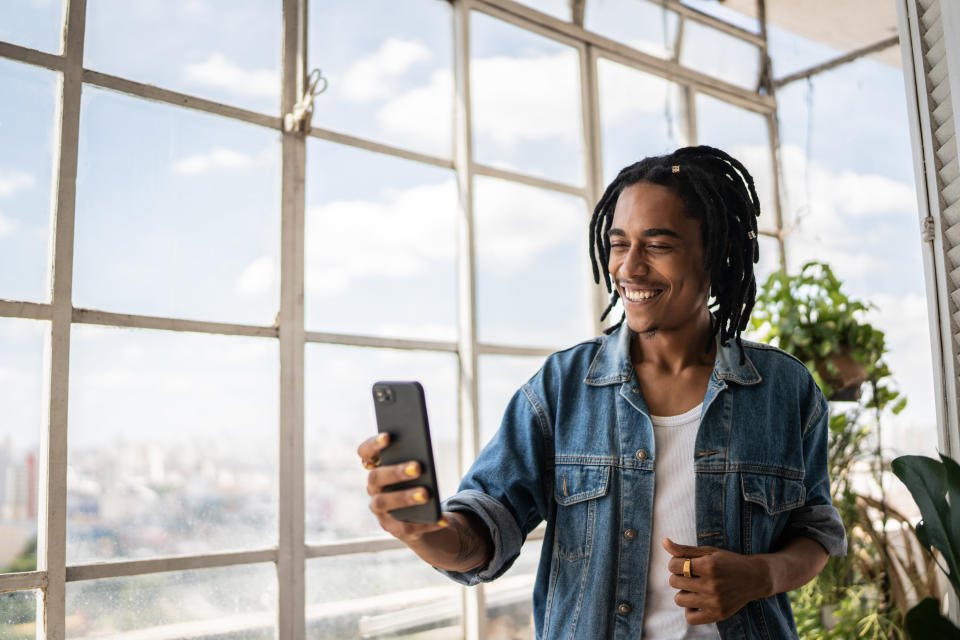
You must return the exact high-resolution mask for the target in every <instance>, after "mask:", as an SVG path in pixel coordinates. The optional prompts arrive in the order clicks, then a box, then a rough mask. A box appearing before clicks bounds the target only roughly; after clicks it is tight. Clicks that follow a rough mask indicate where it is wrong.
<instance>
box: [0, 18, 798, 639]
mask: <svg viewBox="0 0 960 640" xmlns="http://www.w3.org/2000/svg"><path fill="white" fill-rule="evenodd" d="M526 4H527V5H529V7H528V6H524V5H518V4H516V3H512V2H504V1H502V0H472V1H471V2H461V1H460V0H456V1H454V2H452V3H451V2H446V1H445V0H416V1H410V2H404V3H402V9H401V8H400V6H401V5H400V3H396V2H393V1H392V0H359V1H358V0H349V1H348V0H340V1H324V2H318V1H312V2H308V1H307V0H285V2H284V3H282V8H281V6H280V3H274V2H267V1H265V0H264V1H261V2H254V3H247V4H246V5H245V6H244V7H242V8H234V7H233V6H232V3H229V2H225V1H224V0H182V1H177V2H159V1H153V0H151V1H148V2H137V3H129V2H121V1H117V0H87V2H86V15H85V16H82V15H79V10H80V9H81V8H83V3H70V6H69V7H68V11H67V13H66V15H65V17H64V19H65V20H66V22H65V23H64V24H60V23H57V22H56V19H55V15H54V13H53V8H54V7H55V6H56V5H57V3H56V2H48V3H28V2H21V1H18V2H11V3H5V4H4V6H3V8H2V9H0V41H2V42H3V44H4V47H3V49H2V51H3V54H2V56H0V83H2V84H3V86H4V87H5V88H8V89H9V90H8V91H7V93H6V94H5V96H8V97H7V98H6V99H5V100H3V101H2V102H0V125H2V126H0V143H2V144H0V148H2V149H3V152H2V153H0V383H2V384H0V402H2V406H3V407H4V421H3V422H2V423H0V470H3V473H0V483H5V484H0V488H3V490H2V491H0V498H3V499H2V500H0V505H2V507H3V508H2V510H0V529H2V531H3V533H4V534H3V535H2V536H0V540H2V541H3V544H2V545H0V554H3V557H2V558H0V567H3V572H0V591H10V593H4V594H3V595H0V624H6V625H8V626H10V628H11V629H13V630H14V632H15V633H17V634H20V635H23V636H24V637H27V636H33V635H34V633H35V632H34V629H35V623H36V619H37V618H36V616H37V611H38V610H37V602H38V601H40V602H41V611H44V613H45V617H46V621H47V629H46V632H47V634H49V635H54V636H63V635H69V636H71V637H86V636H92V635H101V634H105V633H121V632H138V633H149V634H150V635H151V637H159V638H167V637H170V638H172V637H179V636H181V635H191V637H213V636H216V637H229V638H241V637H243V638H259V637H274V636H279V637H280V638H281V639H282V640H291V639H292V638H300V637H315V638H328V637H385V636H390V635H397V634H403V635H405V636H408V637H424V638H426V637H436V634H444V635H443V637H461V636H462V635H463V631H464V629H463V625H464V624H465V622H464V620H465V619H464V616H463V607H462V603H463V598H464V593H463V592H462V590H461V588H460V587H458V586H456V585H455V584H453V583H451V582H449V581H447V580H446V579H445V578H443V577H442V576H440V575H439V574H437V573H436V572H435V571H432V570H431V569H430V568H429V567H427V566H425V565H424V564H423V563H422V562H421V561H420V560H418V559H417V558H416V557H415V556H414V555H413V554H411V553H410V552H409V551H408V550H406V549H405V548H403V547H402V545H401V544H400V543H399V542H397V541H395V540H393V539H392V538H389V537H387V536H386V535H384V534H383V532H382V531H380V530H379V528H378V527H377V525H376V522H375V521H374V520H373V518H372V516H371V515H370V514H369V511H368V509H367V496H366V493H365V491H364V486H363V482H364V472H363V470H362V469H361V467H360V465H359V464H358V461H357V458H356V455H355V451H356V446H357V444H359V441H360V440H362V439H363V438H364V437H366V436H367V435H372V434H373V433H374V431H375V426H374V424H375V423H374V419H373V411H372V405H371V402H370V397H369V393H370V392H369V389H370V385H371V384H372V382H374V381H376V380H379V379H389V378H394V379H395V378H408V379H414V378H415V379H419V380H421V381H422V382H423V383H424V386H425V388H426V394H427V403H428V408H429V412H430V418H431V423H432V426H433V443H434V448H435V458H436V459H437V462H438V467H439V476H440V479H439V480H440V489H441V492H442V493H443V494H444V495H449V494H451V493H453V492H454V491H455V490H456V486H457V483H458V480H459V478H460V476H461V475H462V473H463V471H464V468H463V467H462V466H461V465H462V464H463V462H462V461H463V458H469V457H470V456H471V455H474V454H475V453H476V450H475V449H476V447H475V446H474V444H482V443H483V442H486V441H487V440H488V439H489V437H490V436H491V435H492V433H493V431H494V430H495V429H496V426H497V424H498V423H499V419H500V415H499V414H500V413H501V412H502V410H503V407H504V405H505V403H506V402H507V401H508V400H509V398H510V397H511V395H512V394H513V392H514V391H515V390H516V389H517V387H519V386H520V385H521V384H522V383H523V382H524V381H525V380H526V379H527V378H528V377H529V376H530V375H532V374H533V373H534V372H535V371H536V370H537V369H538V368H539V366H540V363H541V362H542V360H543V357H544V356H545V355H546V354H548V353H550V352H551V351H553V350H555V349H557V348H562V347H565V346H568V345H570V344H572V343H574V342H577V341H580V340H582V339H584V338H586V337H589V336H592V335H594V334H595V333H597V332H598V330H599V326H598V315H599V312H600V311H601V310H602V308H603V306H605V305H603V304H602V303H601V302H600V301H599V298H600V297H602V296H598V295H597V293H596V289H595V287H594V285H593V283H592V282H591V281H590V275H591V274H590V269H589V265H588V264H587V250H586V243H587V238H586V231H587V223H588V220H589V214H590V210H591V209H592V206H593V204H594V203H595V201H596V199H597V197H598V196H599V193H600V191H601V190H602V189H603V187H604V184H605V181H606V180H608V179H609V178H610V177H612V175H613V174H614V173H615V172H616V171H617V170H618V169H619V168H620V166H623V165H624V164H627V163H630V162H633V161H635V160H637V159H639V158H640V157H642V156H645V155H649V154H651V153H659V152H663V151H668V150H669V149H670V148H672V147H675V146H678V145H680V144H683V143H686V142H695V141H696V140H697V127H696V126H695V124H696V122H697V112H698V110H700V111H703V116H702V118H701V131H700V135H701V137H702V138H703V139H717V140H719V138H709V136H713V135H720V134H714V133H711V132H710V129H711V127H712V126H713V125H712V124H710V123H712V122H720V123H721V124H720V125H718V128H721V129H722V128H723V127H725V126H728V125H727V124H724V123H725V122H727V121H726V120H723V118H719V117H718V119H713V118H714V116H713V115H712V114H714V112H716V113H719V112H721V111H723V109H732V110H734V111H732V112H731V113H736V114H746V116H749V117H748V118H747V119H748V120H749V119H750V118H753V120H752V121H751V122H753V124H749V125H743V126H744V127H748V126H749V127H754V124H756V123H757V122H758V123H759V124H757V125H756V127H754V129H756V132H755V133H756V139H753V138H751V139H750V142H749V144H750V145H752V146H751V150H752V151H753V150H755V151H756V153H757V154H758V155H757V157H765V158H767V159H768V160H769V162H771V163H772V162H773V154H770V153H769V147H768V146H767V145H769V140H768V138H765V137H763V126H764V123H763V119H764V116H766V115H768V114H770V113H771V112H772V111H773V109H774V106H775V105H774V104H773V103H772V101H770V100H769V99H768V98H766V97H764V96H760V95H757V94H753V93H751V92H750V90H744V89H743V88H742V87H738V86H736V85H735V84H731V83H730V82H726V81H723V80H714V81H711V82H710V87H709V88H707V87H703V86H701V80H702V78H703V76H702V75H699V73H696V72H693V71H691V70H690V69H687V68H685V67H684V66H683V65H681V64H680V63H679V62H678V61H677V59H676V58H677V56H676V41H677V39H678V36H679V34H680V29H681V27H680V22H681V20H680V18H679V17H678V14H677V13H676V12H675V11H673V10H664V9H663V7H662V6H660V5H659V4H658V3H653V2H643V3H641V2H631V3H624V2H620V3H617V2H604V3H587V5H586V8H587V16H586V28H582V27H579V26H577V25H574V24H573V23H572V22H570V20H571V12H570V10H569V7H568V5H567V3H566V2H565V1H564V2H554V1H552V0H551V1H550V2H547V1H546V0H539V1H537V2H530V3H526ZM228 6H229V10H228ZM530 8H533V9H534V11H531V10H530ZM302 9H303V10H305V11H301V10H302ZM540 11H544V12H546V14H547V15H548V16H552V18H551V17H548V18H546V19H543V18H541V17H540V16H541V14H540V13H538V12H540ZM304 15H306V16H308V17H307V18H306V20H307V21H306V23H301V22H300V20H301V19H302V18H301V16H304ZM684 15H685V14H684ZM51 16H53V17H51ZM84 18H85V20H84ZM556 18H559V19H560V20H562V21H564V23H563V28H562V29H559V28H558V26H557V24H558V23H557V21H556ZM699 20H707V21H708V22H709V20H708V19H707V18H705V17H702V16H701V17H697V16H693V15H691V16H686V15H685V17H684V18H683V21H684V22H685V23H686V25H687V28H688V29H689V28H690V26H691V23H696V22H698V21H699ZM84 22H85V24H86V27H85V28H86V32H85V33H80V32H79V31H78V29H80V28H81V26H82V25H83V24H84ZM630 25H634V26H635V27H637V28H636V29H632V28H629V27H630ZM621 26H626V27H628V28H626V29H619V30H618V28H619V27H621ZM708 26H710V28H716V26H717V25H716V22H709V25H708ZM64 27H65V30H64ZM641 27H642V28H641ZM558 29H559V30H558ZM60 31H65V33H66V41H65V43H64V45H63V46H62V47H60V46H58V45H57V42H56V36H55V34H56V33H59V32H60ZM297 33H302V34H304V36H305V38H304V39H303V41H302V42H301V41H298V39H297V38H290V37H284V34H297ZM631 33H633V34H634V35H630V34H631ZM725 33H726V32H725ZM727 35H729V34H727ZM688 36H689V34H688ZM631 38H635V39H631ZM748 46H753V47H755V46H756V44H755V43H754V44H751V45H748ZM61 50H62V51H61ZM651 54H652V55H651ZM298 66H299V68H301V69H302V70H303V72H304V75H306V74H307V73H308V72H310V71H311V70H312V69H314V68H319V69H321V70H322V75H323V78H324V79H325V81H326V90H325V91H323V92H322V93H319V94H318V95H317V96H316V97H315V99H314V101H313V115H312V122H311V129H310V130H309V132H308V133H307V135H302V134H299V133H285V132H284V123H283V118H282V116H283V115H285V112H289V111H292V109H293V105H292V104H290V103H291V100H290V96H292V95H294V94H295V91H294V89H295V88H296V87H297V85H298V83H299V82H302V81H303V78H298V77H297V73H298V71H297V68H298ZM81 67H82V68H81ZM467 70H468V71H469V73H468V74H465V75H464V76H463V77H461V76H460V75H459V74H462V73H464V72H465V71H467ZM314 77H315V76H314ZM61 79H62V81H61ZM317 88H318V89H323V88H324V81H319V83H318V85H317ZM751 90H752V89H751ZM703 91H706V92H707V93H708V94H709V96H711V97H710V98H709V100H711V101H712V102H704V101H703V100H701V99H700V98H701V96H700V93H702V92H703ZM466 93H469V100H466V99H465V98H466V95H465V94H466ZM284 96H286V102H287V104H285V105H284V104H282V99H283V97H284ZM728 99H729V101H730V104H727V102H726V100H728ZM61 102H62V104H63V105H64V108H63V109H62V111H61V112H55V110H54V105H56V104H58V103H61ZM733 105H736V106H733ZM745 108H749V109H748V110H744V109H745ZM757 114H760V115H757ZM58 115H59V118H58ZM754 116H755V117H754ZM754 121H755V122H754ZM737 126H740V125H737ZM751 135H753V134H751ZM54 144H56V145H59V146H58V147H57V148H54V147H53V145H54ZM718 144H720V142H718ZM723 144H728V143H727V142H723ZM754 147H755V149H754ZM468 150H469V151H470V152H471V155H469V156H468V155H467V153H466V151H468ZM773 170H774V169H773V168H771V169H770V171H773ZM771 175H772V174H771ZM50 184H53V185H54V189H53V194H54V196H53V198H51V197H50V196H49V195H48V194H49V193H50V189H48V185H50ZM771 188H772V187H771ZM461 190H462V191H461ZM773 206H776V205H775V204H774V205H773ZM51 211H52V215H51ZM769 219H770V221H772V222H773V221H776V220H778V217H777V216H775V215H773V216H771V217H770V218H769ZM51 221H52V222H51ZM51 227H52V228H51ZM768 231H769V232H770V234H771V235H770V236H768V237H764V238H763V239H762V241H763V242H764V243H765V246H769V247H771V251H770V258H765V259H767V260H769V262H767V263H765V265H764V266H763V267H762V269H769V268H771V266H770V265H772V264H776V263H777V262H778V259H777V256H776V248H777V246H778V245H777V242H776V241H775V240H773V237H774V234H775V233H777V232H779V229H777V228H776V225H775V223H774V224H773V226H771V227H770V228H769V229H768ZM51 237H52V241H50V238H51ZM48 247H49V251H48ZM48 281H49V283H48ZM48 292H52V295H51V294H50V293H48ZM45 362H46V363H47V364H48V365H49V366H47V367H46V368H45V367H44V363H45ZM474 367H476V370H477V372H478V376H477V378H475V379H472V378H469V377H468V376H464V375H463V373H464V372H465V371H473V370H474ZM473 385H475V386H473ZM472 397H476V398H477V400H476V401H471V400H469V398H472ZM464 398H466V399H467V400H463V399H464ZM467 462H468V460H467ZM11 479H12V480H11ZM11 496H12V497H11ZM38 530H39V534H40V535H38ZM10 532H12V533H10ZM540 538H542V534H540V533H539V532H535V533H534V534H533V535H532V536H531V537H530V539H529V540H528V542H527V544H526V546H525V549H524V551H523V553H522V555H521V557H520V558H519V559H518V561H517V563H516V565H515V566H514V568H513V569H511V571H510V572H509V574H508V575H506V576H505V577H504V578H503V579H502V580H500V581H498V582H497V583H494V584H491V585H488V586H487V587H485V588H484V589H485V598H484V600H485V603H486V609H485V615H481V622H480V623H479V624H483V625H485V627H486V630H487V632H488V637H491V638H498V637H503V638H506V637H510V635H511V634H517V633H519V634H529V633H530V624H531V622H530V594H531V590H532V585H533V582H534V576H535V571H536V567H537V564H538V561H537V558H538V555H539V552H540V545H541V542H540ZM34 547H37V548H36V550H35V551H34V550H33V549H34ZM38 558H39V559H40V560H39V561H38V560H37V559H38ZM37 567H45V568H44V569H42V570H39V571H38V570H36V569H37ZM400 576H402V580H401V579H400ZM476 593H477V592H476V591H470V592H467V595H466V597H468V598H476V597H477V595H475V594H476ZM41 596H42V597H41ZM42 607H46V609H45V610H44V609H42ZM43 617H44V616H41V617H40V619H41V620H42V619H43Z"/></svg>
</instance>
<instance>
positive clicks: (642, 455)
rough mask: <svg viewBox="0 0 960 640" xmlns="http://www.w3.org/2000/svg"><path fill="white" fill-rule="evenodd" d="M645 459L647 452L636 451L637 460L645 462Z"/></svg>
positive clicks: (643, 450) (644, 450)
mask: <svg viewBox="0 0 960 640" xmlns="http://www.w3.org/2000/svg"><path fill="white" fill-rule="evenodd" d="M646 459H647V450H646V449H637V460H646Z"/></svg>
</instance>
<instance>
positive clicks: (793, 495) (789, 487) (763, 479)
mask: <svg viewBox="0 0 960 640" xmlns="http://www.w3.org/2000/svg"><path fill="white" fill-rule="evenodd" d="M740 485H741V488H742V489H743V499H744V500H746V501H748V502H753V503H755V504H758V505H760V506H762V507H763V508H764V510H765V511H766V512H767V513H768V514H770V515H773V514H775V513H781V512H783V511H789V510H790V509H796V508H797V507H802V506H803V503H804V500H805V499H806V493H807V490H806V487H804V486H803V483H802V482H800V481H799V480H790V479H789V478H782V477H780V476H773V475H767V474H763V473H741V474H740Z"/></svg>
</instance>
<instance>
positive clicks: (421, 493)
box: [413, 489, 427, 502]
mask: <svg viewBox="0 0 960 640" xmlns="http://www.w3.org/2000/svg"><path fill="white" fill-rule="evenodd" d="M413 501H414V502H426V501H427V492H426V490H424V489H417V490H416V491H414V492H413Z"/></svg>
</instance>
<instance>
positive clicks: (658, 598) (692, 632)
mask: <svg viewBox="0 0 960 640" xmlns="http://www.w3.org/2000/svg"><path fill="white" fill-rule="evenodd" d="M702 409H703V404H702V403H701V404H698V405H697V406H696V407H694V408H693V409H690V411H687V412H686V413H683V414H681V415H678V416H653V415H651V416H650V420H651V422H653V435H654V446H655V447H656V449H655V452H654V455H655V458H654V485H653V486H654V493H653V528H652V532H651V535H650V566H649V570H648V572H647V597H646V604H645V606H644V618H643V638H644V640H688V639H690V638H698V639H700V638H719V637H720V632H719V631H718V629H717V625H716V624H705V625H694V626H690V625H688V624H687V619H686V616H685V614H684V609H683V608H682V607H679V606H677V603H676V602H674V601H673V598H674V596H675V595H676V594H677V590H676V589H674V588H673V587H671V586H670V582H669V580H670V570H669V569H668V568H667V564H668V562H669V561H670V557H671V556H670V554H669V553H667V552H666V551H665V550H664V548H663V545H662V544H661V540H663V539H664V538H670V539H671V540H673V541H674V542H676V543H677V544H684V545H691V546H696V544H697V519H696V509H695V504H694V489H695V475H694V470H693V455H694V447H695V444H696V440H697V431H698V430H699V428H700V412H701V410H702Z"/></svg>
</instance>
